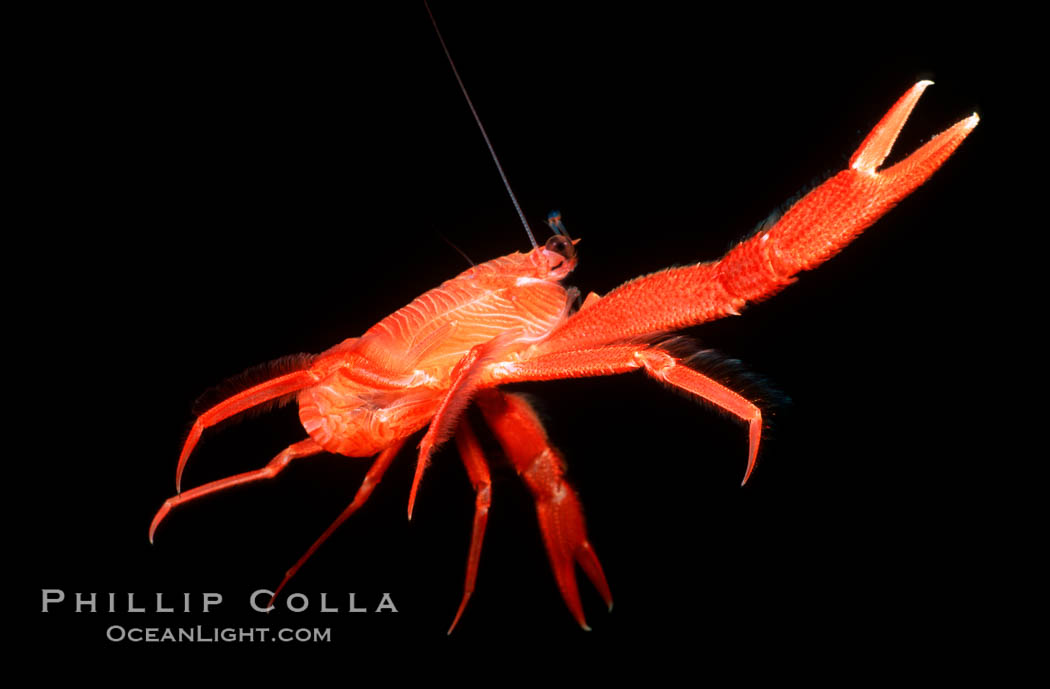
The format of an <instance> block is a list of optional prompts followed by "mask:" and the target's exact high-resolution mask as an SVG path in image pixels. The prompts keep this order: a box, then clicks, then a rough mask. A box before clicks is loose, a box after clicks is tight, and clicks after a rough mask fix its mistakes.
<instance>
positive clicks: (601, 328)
mask: <svg viewBox="0 0 1050 689" xmlns="http://www.w3.org/2000/svg"><path fill="white" fill-rule="evenodd" d="M930 84H931V82H928V81H921V82H919V83H917V84H915V85H914V86H912V87H911V88H910V89H908V91H907V92H906V93H905V94H904V95H903V96H902V97H901V98H900V99H899V100H898V101H897V102H896V103H895V104H894V105H893V106H892V107H891V108H890V109H889V111H888V112H887V113H886V115H885V116H884V117H883V118H882V120H881V121H880V122H879V123H878V124H877V125H876V126H875V128H874V129H873V130H872V131H871V132H870V133H869V134H868V136H867V137H866V138H865V139H864V140H863V142H862V143H861V144H860V146H859V148H858V149H857V150H856V152H855V153H854V154H853V156H852V157H851V159H850V161H849V165H848V167H847V168H846V169H845V170H842V171H841V172H839V173H838V174H836V175H834V176H833V177H831V178H830V179H828V180H827V181H826V182H824V183H823V184H821V185H820V186H819V187H817V188H815V189H813V190H812V191H811V192H809V193H808V194H807V195H805V196H804V197H803V198H802V199H800V200H799V201H798V202H797V203H795V204H794V205H793V206H792V207H791V208H790V209H789V210H787V211H786V212H785V213H784V214H782V215H781V216H780V217H779V218H778V219H777V220H776V221H775V222H771V223H766V224H764V225H763V226H762V227H761V228H760V229H759V230H758V231H757V232H756V233H755V234H753V235H752V236H751V237H749V238H748V239H746V240H744V241H742V242H740V243H739V244H738V245H737V246H736V247H734V248H733V249H731V250H730V251H729V252H728V253H726V254H725V255H724V256H723V257H722V258H720V259H718V260H715V261H710V262H704V263H698V264H694V265H690V266H685V267H680V268H671V269H667V270H664V271H660V272H657V273H654V274H651V275H646V276H643V277H639V278H636V279H634V280H631V281H629V282H627V283H625V284H624V285H622V286H620V287H618V288H616V289H614V290H613V291H611V292H609V293H608V294H605V295H603V296H599V295H596V294H593V293H591V294H589V295H588V296H587V297H586V298H585V299H584V300H583V301H582V304H581V305H579V307H578V308H577V298H576V297H577V292H576V290H574V289H572V288H567V287H565V286H563V284H562V282H563V280H564V279H565V278H566V277H567V276H568V275H569V274H570V273H571V272H572V270H573V269H574V268H575V267H576V264H577V260H578V256H577V253H576V247H575V244H576V241H578V240H575V241H574V240H572V239H570V238H569V237H568V235H567V234H566V233H565V232H564V230H563V229H562V228H561V225H560V223H559V222H557V221H555V222H553V223H552V227H553V228H555V234H554V236H552V237H551V238H550V239H549V240H547V241H546V242H545V243H544V244H543V245H540V246H535V247H534V248H533V249H532V250H531V251H528V252H527V253H513V254H510V255H507V256H503V257H501V258H497V259H495V260H491V261H488V262H485V263H482V264H479V265H476V266H474V267H472V268H470V269H469V270H466V271H464V272H463V273H461V274H459V275H458V276H456V277H454V278H452V279H450V280H448V281H447V282H445V283H444V284H442V285H440V286H439V287H437V288H435V289H432V290H430V291H428V292H426V293H424V294H423V295H421V296H420V297H418V298H417V299H415V300H414V301H412V302H411V303H410V304H408V305H407V306H405V307H403V308H402V309H400V310H398V311H396V312H395V313H393V314H392V315H390V316H388V317H387V318H385V319H383V320H382V321H380V322H379V323H377V324H376V325H374V326H373V327H372V328H370V329H369V330H367V331H366V332H365V333H364V334H363V335H361V336H360V337H354V338H350V339H347V340H345V341H343V342H341V343H339V344H337V345H336V346H334V347H332V348H331V349H329V350H327V351H325V352H322V353H321V354H318V355H309V356H308V355H302V356H299V357H295V358H289V359H287V360H285V361H284V363H283V366H282V367H280V368H279V369H277V368H275V369H274V371H275V375H274V377H272V378H271V379H269V380H266V381H264V382H262V383H259V384H256V385H253V386H251V387H249V388H248V389H246V390H243V391H241V392H238V393H237V394H234V395H232V396H230V397H229V398H227V399H225V400H223V401H221V402H219V403H218V404H216V405H215V406H213V407H212V408H210V409H208V410H207V411H205V412H204V413H203V414H201V415H200V416H199V417H198V418H197V419H196V421H195V423H194V424H193V427H192V430H191V432H190V435H189V437H188V438H187V440H186V442H185V444H184V446H183V448H182V452H181V454H180V457H179V460H178V466H177V470H176V488H177V491H178V492H177V494H176V495H175V496H174V497H172V498H170V499H169V500H167V502H165V503H164V505H163V507H162V508H161V509H160V511H159V512H158V513H157V514H156V516H155V517H154V519H153V523H152V524H151V526H150V539H151V540H152V538H153V535H154V533H155V532H156V529H157V527H158V526H159V525H160V523H161V522H162V521H163V520H164V518H165V517H166V516H167V515H168V513H169V512H170V510H171V509H172V508H174V507H176V506H178V505H181V504H184V503H186V502H189V501H192V500H195V499H197V498H200V497H203V496H205V495H209V494H212V493H215V492H218V491H221V490H224V489H226V488H230V487H233V486H237V485H242V484H246V483H251V482H254V481H259V480H262V479H268V478H272V477H273V476H275V475H277V474H278V473H279V472H280V471H282V470H283V469H284V468H285V467H287V466H288V465H289V463H291V462H292V461H293V460H296V459H299V458H302V457H307V456H311V455H316V454H318V453H322V452H330V453H336V454H341V455H345V456H350V457H373V458H374V459H373V462H372V465H371V468H370V469H369V471H368V474H367V476H366V477H365V479H364V481H363V483H362V484H361V487H360V488H359V489H358V491H357V494H356V495H355V497H354V499H353V501H352V502H351V504H350V505H349V506H348V507H347V508H346V509H345V510H344V511H343V513H342V514H340V515H339V517H338V518H337V519H336V520H335V521H334V522H333V523H332V524H331V526H330V527H329V528H328V529H327V530H326V531H325V532H324V533H323V534H322V535H321V536H320V537H319V538H318V539H317V541H316V542H315V543H314V544H313V545H312V546H311V547H310V548H309V549H308V550H307V552H306V553H305V554H304V555H303V556H302V558H301V559H300V560H299V561H298V562H297V563H295V565H294V566H293V567H292V568H291V569H290V570H289V571H288V573H287V575H286V576H285V578H284V581H282V582H281V584H280V586H279V587H278V589H277V593H279V592H280V591H281V589H282V588H283V587H284V586H285V584H287V582H288V581H289V579H291V577H292V576H294V574H295V573H296V572H297V571H298V570H299V568H300V567H301V566H302V565H303V564H304V563H305V561H306V560H307V559H308V558H309V557H310V556H311V555H312V554H313V553H314V552H315V551H316V550H317V548H318V547H319V546H320V545H321V544H322V543H323V542H324V541H325V540H326V539H327V538H328V537H329V536H330V535H331V534H332V533H333V532H334V531H335V529H337V528H338V527H339V525H340V524H342V523H343V522H344V521H345V520H346V519H347V518H348V517H349V516H350V515H352V514H353V513H354V512H355V511H356V510H357V509H359V508H360V507H361V505H362V504H364V503H365V501H367V500H368V498H369V496H370V495H371V493H372V491H373V490H374V488H375V487H376V485H377V484H378V483H379V482H380V480H381V479H382V477H383V474H384V472H385V471H386V469H387V468H388V467H389V466H390V464H391V462H392V461H393V460H394V459H395V457H396V456H397V455H398V454H399V453H400V451H401V450H402V449H403V448H404V447H405V445H406V443H408V442H409V441H410V440H412V438H413V437H414V436H415V434H416V433H418V432H420V431H423V435H422V439H421V440H420V442H419V446H418V447H419V451H418V455H417V468H416V474H415V480H414V483H413V486H412V490H411V494H410V496H409V502H408V511H409V516H410V517H411V514H412V509H413V505H414V501H415V497H416V491H417V488H418V486H419V482H420V479H421V477H422V475H423V473H424V470H425V468H426V466H427V462H428V460H429V458H430V456H431V455H432V454H433V452H434V450H435V449H436V448H437V447H439V446H440V445H441V444H442V443H443V442H445V441H446V440H449V439H454V441H455V443H456V446H457V448H458V450H459V454H460V456H461V458H462V461H463V463H464V465H465V467H466V471H467V473H468V475H469V477H470V480H471V482H472V484H473V486H474V489H475V492H476V505H475V514H474V523H473V533H472V538H471V544H470V548H469V553H468V558H467V571H466V582H465V586H464V593H463V596H462V599H461V602H460V605H459V609H458V611H457V613H456V615H455V618H454V620H453V622H452V627H455V625H456V624H457V623H458V621H459V619H460V617H461V616H462V614H463V611H464V609H465V607H466V605H467V602H468V600H469V599H470V596H471V593H472V592H473V590H474V585H475V580H476V576H477V570H478V564H479V561H480V556H481V547H482V541H483V537H484V532H485V526H486V521H487V515H488V509H489V505H490V500H491V491H490V487H491V486H490V475H489V471H488V465H487V460H486V457H485V455H484V452H483V451H482V449H481V445H480V444H479V442H478V439H477V437H476V435H475V431H474V430H473V429H472V427H471V424H470V422H469V421H468V420H467V417H466V415H465V414H464V411H465V410H466V409H467V407H468V406H469V405H471V404H476V405H477V406H478V407H479V408H480V411H481V415H482V417H483V418H484V420H485V422H486V424H487V425H488V427H489V430H490V431H491V432H492V434H493V435H494V436H495V438H496V440H497V441H498V443H499V445H500V446H501V448H502V450H503V452H504V453H505V454H506V456H507V458H508V459H509V461H510V462H511V464H512V465H513V466H514V468H515V469H516V471H517V472H518V474H519V475H520V477H521V478H522V480H523V481H524V482H525V483H526V484H527V486H528V488H529V490H530V491H531V493H532V496H533V498H534V501H535V505H536V511H537V515H538V518H539V523H540V529H541V531H542V535H543V540H544V544H545V546H546V549H547V554H548V557H549V560H550V563H551V566H552V569H553V571H554V575H555V578H556V580H557V584H558V588H559V590H560V592H561V595H562V597H563V598H564V601H565V603H566V605H567V606H568V608H569V610H570V612H571V613H572V615H573V617H574V618H575V619H576V621H577V622H578V623H579V624H580V626H581V627H584V628H587V625H586V621H585V619H584V613H583V607H582V605H581V602H580V597H579V593H578V590H577V584H576V578H575V577H576V575H575V567H576V565H577V564H578V565H579V566H580V567H581V568H582V570H583V571H584V573H585V574H586V575H587V577H588V579H589V580H590V581H591V582H592V584H593V585H594V586H595V587H596V589H597V590H598V591H599V593H600V594H601V596H602V597H603V599H604V600H605V602H606V603H607V604H608V605H609V606H610V607H611V605H612V595H611V593H610V589H609V586H608V584H607V582H606V578H605V574H604V572H603V570H602V567H601V565H600V563H599V560H598V557H597V555H596V554H595V551H594V549H593V548H592V546H591V544H590V542H589V541H588V538H587V533H586V530H585V527H584V521H583V515H582V511H581V507H580V502H579V499H578V497H577V495H576V493H575V492H574V491H573V489H572V488H571V487H570V486H569V485H568V484H567V482H566V481H565V479H564V478H563V471H564V459H563V457H562V456H561V454H560V453H559V452H558V450H557V449H556V448H555V447H554V446H553V445H552V444H551V442H550V441H549V440H548V438H547V435H546V433H545V431H544V429H543V426H542V424H541V422H540V420H539V418H538V416H537V414H536V413H535V412H534V410H533V409H532V407H531V406H530V404H529V403H528V402H527V401H526V399H525V398H523V397H521V396H520V395H516V394H511V393H508V392H505V391H504V390H503V389H501V386H503V385H505V384H508V383H515V382H522V381H540V380H552V379H558V378H569V377H588V376H605V375H612V374H619V373H627V372H631V371H638V370H640V371H643V372H644V373H645V374H646V375H648V376H650V377H651V378H654V379H655V380H657V381H660V382H662V383H664V384H667V385H669V386H671V387H673V388H676V389H678V390H680V391H683V392H685V393H688V394H690V395H693V396H696V397H698V398H701V399H703V400H706V401H707V402H710V403H711V404H714V405H716V406H717V407H719V408H721V409H723V410H725V411H726V412H728V413H729V414H731V415H732V416H734V417H737V418H738V419H740V420H741V421H743V422H744V423H746V424H747V428H748V451H747V464H746V470H745V474H744V481H745V482H746V481H747V479H748V477H749V476H750V475H751V472H752V470H753V469H754V466H755V462H756V458H757V456H758V452H759V446H760V441H761V437H762V430H763V418H762V411H761V409H760V408H759V407H758V406H756V405H755V404H754V403H752V402H751V401H749V400H748V399H746V398H745V397H743V396H741V395H740V394H738V393H737V392H735V391H733V390H732V389H730V388H728V387H726V386H725V385H724V384H722V383H720V382H718V381H716V380H714V379H712V378H711V377H709V376H707V375H705V374H703V373H701V372H699V371H696V370H694V369H692V368H690V366H689V365H688V362H687V361H685V360H683V358H682V357H681V355H680V352H679V351H677V350H676V348H675V347H674V346H673V345H672V344H669V343H670V342H671V334H673V333H675V332H676V331H679V330H681V329H683V328H687V327H690V326H695V325H698V324H701V323H705V322H707V321H711V320H714V319H717V318H721V317H723V316H727V315H732V314H737V313H739V312H740V310H741V309H743V308H744V307H745V306H746V305H747V304H748V303H750V302H754V301H756V300H759V299H763V298H765V297H768V296H769V295H771V294H773V293H775V292H776V291H778V290H780V289H782V288H783V287H785V286H786V285H788V284H790V283H791V282H792V281H793V280H794V276H795V275H797V274H798V273H800V272H801V271H804V270H809V269H812V268H815V267H816V266H817V265H819V264H820V263H822V262H823V261H825V260H827V259H828V258H830V257H831V256H833V255H834V254H835V253H836V252H838V251H839V250H840V249H841V248H842V247H844V246H845V245H846V244H848V243H849V242H850V241H851V240H852V239H853V238H855V237H856V236H857V235H858V234H860V233H861V232H862V231H863V230H865V229H866V228H867V227H869V226H871V225H872V224H873V223H874V222H875V221H876V220H878V219H879V218H880V217H881V216H882V215H883V214H885V213H886V212H888V211H889V210H890V209H891V208H893V206H894V205H895V204H896V203H898V202H899V201H900V200H902V199H903V198H905V197H906V196H908V195H909V194H910V193H911V192H912V191H914V190H915V189H916V188H917V187H919V186H920V185H921V184H923V183H924V182H925V181H926V180H927V179H928V178H929V177H930V176H931V175H932V174H933V173H934V172H935V171H936V170H937V169H938V168H939V167H940V166H941V165H942V164H943V163H944V162H945V161H946V160H947V159H948V158H949V157H950V156H951V154H952V153H953V152H954V150H955V149H956V148H957V147H958V146H959V145H960V144H961V143H962V141H963V140H964V139H965V138H966V136H967V135H968V134H969V133H970V132H971V131H972V130H973V128H974V127H975V126H976V125H977V123H978V118H977V116H976V115H973V116H971V117H968V118H966V119H963V120H961V121H959V122H957V123H956V124H955V125H953V126H952V127H950V128H949V129H947V130H945V131H944V132H942V133H940V134H938V135H937V136H935V137H933V138H932V139H930V140H929V141H928V142H927V143H926V144H924V145H923V146H922V147H920V148H919V149H918V150H917V151H915V152H914V153H912V154H911V155H910V156H908V157H907V158H905V159H904V160H901V161H900V162H898V163H896V164H894V165H892V166H890V167H888V168H886V169H883V170H880V169H879V168H880V166H881V165H882V163H883V161H884V160H885V158H886V157H887V155H888V154H889V152H890V149H891V148H892V146H893V144H894V141H895V140H896V138H897V135H898V133H899V132H900V130H901V129H902V127H903V126H904V124H905V122H906V120H907V119H908V117H909V115H910V113H911V112H912V109H913V108H914V107H915V105H916V103H917V102H918V100H919V98H920V96H921V95H922V93H923V92H924V91H925V89H926V88H927V87H928V86H929V85H930ZM288 399H294V400H295V401H296V402H297V404H298V408H299V418H300V420H301V422H302V425H303V427H304V429H305V431H306V434H307V437H306V438H305V439H302V440H300V441H297V442H295V443H293V444H291V445H290V446H289V447H288V448H287V449H285V450H284V451H283V452H281V453H280V454H278V455H277V456H276V457H275V458H274V459H273V460H272V461H270V463H269V464H267V465H266V466H264V467H263V468H261V469H258V470H255V471H249V472H246V473H243V474H239V475H236V476H231V477H229V478H226V479H222V480H217V481H214V482H211V483H207V484H205V485H202V486H198V487H195V488H192V489H190V490H186V491H184V492H181V478H182V473H183V470H184V468H185V466H186V463H187V461H188V459H189V457H190V455H191V453H192V452H193V449H194V447H195V446H196V444H197V442H198V441H199V439H200V438H201V434H202V433H203V431H204V430H205V429H206V428H209V427H211V426H214V425H215V424H217V423H219V422H221V421H223V420H225V419H228V418H230V417H232V416H235V415H237V414H240V413H242V412H245V411H247V410H249V409H252V408H253V407H256V406H258V405H263V404H266V403H273V402H275V401H282V400H288ZM277 593H275V596H276V595H277ZM450 631H451V629H450Z"/></svg>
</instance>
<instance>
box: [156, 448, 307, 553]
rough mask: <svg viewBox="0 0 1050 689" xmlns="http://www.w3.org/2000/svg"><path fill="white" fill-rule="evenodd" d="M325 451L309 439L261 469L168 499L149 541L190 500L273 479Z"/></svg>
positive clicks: (158, 514) (220, 480) (288, 449)
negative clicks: (297, 462)
mask: <svg viewBox="0 0 1050 689" xmlns="http://www.w3.org/2000/svg"><path fill="white" fill-rule="evenodd" d="M323 451H324V449H323V448H322V447H321V446H320V445H318V444H317V443H315V442H314V441H313V439H312V438H307V439H306V440H302V441H300V442H297V443H295V444H294V445H290V446H289V447H287V448H285V449H284V450H283V451H282V452H281V453H280V454H279V455H277V456H276V457H274V458H273V459H272V460H270V463H269V464H267V465H266V466H264V467H263V468H261V469H256V470H255V471H246V472H244V473H243V474H237V475H236V476H230V477H227V478H224V479H219V480H218V481H212V482H211V483H206V484H204V485H203V486H197V487H196V488H194V489H192V490H188V491H186V492H185V493H179V494H178V495H176V496H174V497H171V498H168V499H167V501H165V503H164V505H163V506H161V508H160V510H159V511H158V512H157V514H156V516H154V517H153V523H152V524H150V527H149V540H150V543H152V542H153V534H154V533H155V532H156V531H157V527H158V526H160V523H161V522H162V521H163V520H164V517H166V516H167V514H168V512H170V511H171V509H172V508H173V507H175V506H176V505H181V504H183V503H186V502H189V501H190V500H196V499H197V498H201V497H204V496H205V495H210V494H211V493H217V492H218V491H220V490H226V489H227V488H233V487H234V486H240V485H243V484H245V483H252V482H254V481H260V480H263V479H268V478H273V477H274V476H276V475H277V474H279V473H280V472H281V471H283V470H284V468H285V467H286V466H288V464H289V463H290V462H291V461H292V460H293V459H298V458H300V457H309V456H310V455H316V454H318V453H320V452H323Z"/></svg>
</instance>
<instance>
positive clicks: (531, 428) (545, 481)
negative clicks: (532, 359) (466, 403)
mask: <svg viewBox="0 0 1050 689" xmlns="http://www.w3.org/2000/svg"><path fill="white" fill-rule="evenodd" d="M478 403H479V405H480V406H481V411H482V413H483V414H484V416H485V420H486V421H487V422H488V424H489V426H490V427H491V428H492V431H493V433H494V434H495V435H496V439H497V440H498V441H499V443H500V445H501V446H502V447H503V451H504V453H505V454H506V455H507V457H508V458H509V459H510V461H511V464H513V465H514V468H515V469H516V470H517V472H518V475H520V476H521V478H522V479H523V480H524V481H525V483H526V484H527V485H528V487H529V490H530V491H531V492H532V497H533V499H534V500H535V502H536V516H537V517H539V522H540V531H541V532H542V534H543V544H544V545H545V546H546V548H547V557H548V558H549V559H550V563H551V569H553V570H554V578H555V580H556V581H557V583H558V590H559V591H561V597H562V598H563V599H564V600H565V604H566V605H567V606H568V608H569V612H571V613H572V616H573V617H574V618H576V622H577V623H579V625H580V627H582V628H583V629H585V630H587V631H590V629H591V628H590V627H589V626H587V620H586V619H585V618H584V616H583V605H582V604H581V602H580V592H579V589H578V588H577V586H576V565H577V564H578V565H580V567H581V568H582V569H583V571H584V574H586V575H587V578H588V579H590V580H591V583H592V584H594V587H595V588H596V589H598V593H600V594H601V596H602V599H603V600H604V601H605V604H606V606H608V608H609V610H612V606H613V600H612V593H611V592H610V591H609V584H608V582H606V580H605V573H604V572H602V565H601V563H600V562H599V561H598V556H597V555H596V554H595V552H594V548H593V547H592V546H591V543H590V541H588V540H587V529H586V527H585V526H584V523H583V510H582V509H581V507H580V499H579V498H578V497H577V496H576V491H574V490H573V489H572V487H571V486H570V485H569V484H568V483H567V482H566V481H565V478H564V476H563V474H564V471H565V464H564V460H563V459H562V456H561V453H559V452H558V450H557V449H555V448H554V447H552V446H551V444H550V442H549V441H548V440H547V434H546V432H545V431H544V430H543V426H542V425H541V424H540V421H539V418H538V417H537V416H536V412H534V411H533V409H532V407H531V406H530V405H529V403H528V402H526V401H525V399H524V398H522V397H519V396H517V395H510V394H506V393H503V392H500V391H498V390H487V391H484V392H483V393H482V394H480V395H479V397H478Z"/></svg>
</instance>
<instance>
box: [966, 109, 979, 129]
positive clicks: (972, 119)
mask: <svg viewBox="0 0 1050 689" xmlns="http://www.w3.org/2000/svg"><path fill="white" fill-rule="evenodd" d="M980 121H981V118H980V117H978V116H977V113H974V114H972V115H970V116H969V117H967V118H966V119H965V120H963V122H965V123H966V124H965V127H966V131H970V130H971V129H973V128H974V127H976V126H977V124H978V123H979V122H980Z"/></svg>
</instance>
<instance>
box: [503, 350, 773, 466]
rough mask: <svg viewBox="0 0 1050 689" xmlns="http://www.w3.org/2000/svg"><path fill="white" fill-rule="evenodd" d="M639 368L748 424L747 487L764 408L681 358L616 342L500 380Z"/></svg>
mask: <svg viewBox="0 0 1050 689" xmlns="http://www.w3.org/2000/svg"><path fill="white" fill-rule="evenodd" d="M637 369H642V370H644V371H645V372H646V373H647V374H649V375H650V376H652V377H653V378H655V379H657V380H660V381H663V382H665V383H667V384H668V385H671V386H673V387H675V388H678V389H679V390H683V391H685V392H688V393H690V394H692V395H696V396H697V397H699V398H701V399H704V400H706V401H708V402H710V403H712V404H714V405H715V406H717V407H719V408H721V409H724V410H725V411H727V412H729V413H730V414H732V415H734V416H736V417H738V418H740V419H742V420H744V421H746V422H747V424H748V453H747V470H746V471H745V473H744V481H743V483H747V480H748V478H749V477H750V476H751V472H752V470H753V469H754V468H755V461H756V460H757V458H758V446H759V441H760V440H761V438H762V410H761V409H759V408H758V407H757V406H756V405H755V404H754V403H753V402H750V401H749V400H747V399H745V398H744V397H743V396H742V395H740V394H739V393H737V392H735V391H733V390H731V389H729V388H727V387H726V386H724V385H722V384H721V383H719V382H717V381H715V380H712V379H711V378H709V377H707V376H705V375H704V374H702V373H699V372H698V371H694V370H693V369H691V368H689V367H688V366H686V365H685V364H684V363H682V361H681V359H679V358H678V357H675V356H674V355H673V354H671V353H670V352H667V351H666V350H664V349H661V348H660V347H658V346H650V345H645V344H641V345H639V344H618V345H609V346H606V347H596V348H589V349H577V350H572V349H566V350H563V351H558V352H554V353H551V354H544V355H540V356H537V357H535V358H532V359H529V360H527V361H522V362H519V363H516V364H515V365H514V369H513V371H512V372H510V373H507V374H505V375H502V376H501V377H500V378H499V382H500V383H509V382H517V381H526V380H555V379H561V378H583V377H589V376H607V375H613V374H617V373H627V372H629V371H634V370H637Z"/></svg>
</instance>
